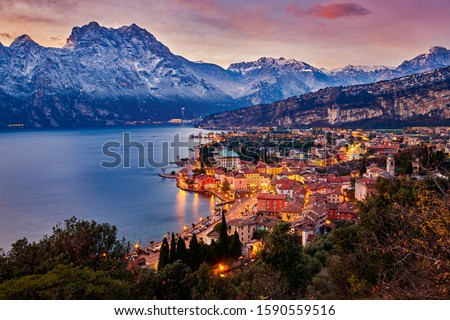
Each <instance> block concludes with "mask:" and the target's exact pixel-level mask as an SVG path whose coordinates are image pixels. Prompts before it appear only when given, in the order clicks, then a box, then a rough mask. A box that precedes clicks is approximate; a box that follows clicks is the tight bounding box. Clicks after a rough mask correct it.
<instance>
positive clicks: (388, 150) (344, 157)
mask: <svg viewBox="0 0 450 320" xmlns="http://www.w3.org/2000/svg"><path fill="white" fill-rule="evenodd" d="M449 137H450V128H446V127H436V128H421V127H418V128H408V129H406V130H396V131H389V130H378V131H374V130H371V131H364V130H361V129H359V130H349V129H321V130H317V129H305V130H289V131H282V132H277V131H276V130H275V129H274V128H270V129H269V128H265V129H258V130H255V131H251V130H249V131H248V132H236V131H235V132H228V133H220V134H218V133H210V134H209V135H208V138H207V139H208V140H207V141H208V142H207V143H203V144H201V145H200V146H199V147H197V148H195V154H194V157H193V158H192V159H184V166H183V168H182V169H181V170H179V172H178V173H177V181H178V186H179V187H180V188H182V189H185V190H190V191H194V192H203V193H212V194H214V195H216V196H218V197H220V198H221V199H222V202H221V203H219V205H218V206H217V207H216V209H217V214H220V212H221V211H222V210H226V211H230V212H231V214H229V215H228V222H227V224H228V228H229V234H230V235H232V234H234V232H235V231H237V232H238V234H239V237H240V240H241V242H242V243H243V244H244V245H246V247H247V248H249V249H252V248H253V246H254V245H255V244H256V243H257V242H258V240H257V239H255V238H257V235H258V233H261V232H264V231H265V230H269V231H270V230H271V229H272V228H273V227H274V226H275V225H276V224H277V223H279V222H280V221H285V222H289V223H290V224H291V228H292V230H293V231H295V232H297V233H298V234H299V235H300V236H301V239H302V244H303V245H304V246H306V245H307V244H308V243H309V242H311V241H313V240H314V238H315V237H317V236H318V235H320V234H323V233H327V232H330V231H331V230H333V229H334V228H336V226H337V225H339V224H342V223H343V222H344V221H346V222H348V223H357V222H358V209H357V206H356V202H357V201H361V200H364V199H365V198H366V197H367V196H368V195H370V194H371V193H374V192H375V190H376V189H375V186H376V183H377V179H378V178H385V179H392V178H394V177H395V176H399V175H400V176H401V175H413V176H415V177H416V178H417V179H421V177H422V176H423V174H424V172H423V170H424V169H426V168H424V167H422V166H421V161H422V160H421V157H423V155H421V154H420V153H421V152H422V153H423V151H424V150H425V151H426V152H430V153H439V154H441V155H442V156H444V157H448V155H449V153H450V140H449ZM249 141H250V142H251V143H252V144H253V145H257V146H258V148H254V150H257V151H256V152H255V151H254V152H253V155H251V154H250V156H249V152H248V148H247V147H248V145H249ZM286 141H289V142H290V143H289V144H287V143H286ZM236 145H237V146H238V147H236ZM286 145H288V147H285V146H286ZM297 145H300V146H301V147H300V148H298V147H296V146H297ZM230 146H231V148H230ZM246 148H247V150H246ZM255 153H258V154H259V157H258V154H256V156H255ZM249 157H250V158H251V157H253V159H250V160H249ZM436 175H438V176H442V174H441V173H439V172H436ZM442 177H444V176H442ZM233 204H235V205H236V206H239V205H240V209H239V210H236V207H235V208H234V209H233V208H232V206H233ZM224 208H225V209H224ZM236 211H238V212H236ZM207 220H209V217H208V219H207ZM210 223H211V222H208V224H207V225H206V226H209V225H210ZM206 226H199V227H195V228H194V227H193V229H192V230H191V231H194V232H195V230H196V229H197V230H202V227H204V228H206ZM197 232H198V231H197ZM212 239H215V240H217V239H218V234H217V232H215V231H214V230H211V229H210V228H209V229H208V232H207V234H206V237H204V238H203V240H204V241H205V242H206V243H210V242H211V240H212ZM250 252H251V251H250Z"/></svg>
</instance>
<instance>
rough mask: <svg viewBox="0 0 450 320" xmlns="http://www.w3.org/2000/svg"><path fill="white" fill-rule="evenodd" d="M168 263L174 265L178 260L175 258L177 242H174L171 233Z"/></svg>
mask: <svg viewBox="0 0 450 320" xmlns="http://www.w3.org/2000/svg"><path fill="white" fill-rule="evenodd" d="M169 257H170V263H174V262H175V261H177V260H178V257H177V242H176V241H175V236H174V234H173V232H172V240H171V241H170V255H169Z"/></svg>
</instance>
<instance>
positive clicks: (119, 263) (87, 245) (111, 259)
mask: <svg viewBox="0 0 450 320" xmlns="http://www.w3.org/2000/svg"><path fill="white" fill-rule="evenodd" d="M116 234H117V228H116V227H114V226H111V225H109V224H107V223H105V224H98V223H97V222H95V221H85V220H78V219H77V218H75V217H72V218H70V219H68V220H66V221H65V222H64V223H63V224H57V225H56V226H55V227H54V228H53V234H52V235H51V236H45V237H44V238H43V239H42V240H40V241H39V242H37V243H36V242H33V243H29V242H28V241H27V239H25V238H24V239H20V240H18V241H16V242H15V243H13V244H12V245H11V250H10V251H9V252H8V253H7V254H6V255H4V256H3V261H2V262H1V263H0V274H1V275H2V279H3V280H6V279H11V278H17V277H21V276H26V275H33V274H45V273H47V272H49V271H51V270H52V269H54V268H55V267H56V266H57V265H60V264H64V265H67V264H71V265H82V266H85V267H89V268H91V269H93V270H114V269H118V268H122V267H123V266H124V265H125V263H126V262H125V256H126V254H127V253H128V251H129V243H127V242H125V240H117V238H116Z"/></svg>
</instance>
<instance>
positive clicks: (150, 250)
mask: <svg viewBox="0 0 450 320" xmlns="http://www.w3.org/2000/svg"><path fill="white" fill-rule="evenodd" d="M160 176H161V177H163V178H169V179H174V178H173V175H168V176H169V177H165V176H163V175H162V174H161V175H160ZM175 179H176V177H175ZM177 182H178V180H177ZM177 186H178V183H177ZM187 191H193V192H198V190H187ZM206 191H208V192H210V193H211V194H212V195H214V196H215V197H217V198H218V199H220V201H219V202H218V203H217V204H216V205H217V206H223V207H224V208H226V209H227V212H226V214H225V216H226V219H227V221H230V220H233V219H237V218H239V217H241V213H242V212H243V211H245V208H247V205H248V207H249V208H250V210H251V209H252V208H253V206H254V205H256V202H257V200H256V193H254V194H252V193H238V194H236V196H235V197H233V198H232V197H230V196H227V195H226V194H224V193H223V192H221V191H220V190H218V189H210V190H206ZM208 221H210V222H211V223H210V224H209V225H208V226H207V227H206V228H205V224H206V223H207V222H208ZM219 222H221V219H220V214H218V215H216V216H210V215H208V218H205V219H202V221H200V222H197V223H195V227H194V228H193V227H192V226H185V228H184V230H182V231H179V232H176V230H174V231H173V232H174V233H177V234H178V235H179V236H181V237H182V238H183V239H185V241H186V246H187V247H189V241H190V238H191V236H192V233H193V232H197V233H196V236H197V239H199V240H200V239H203V241H205V242H206V241H207V237H206V235H207V234H208V233H209V232H211V231H212V230H213V229H214V226H215V225H216V224H217V223H219ZM167 236H168V237H169V236H170V234H168V235H167ZM168 240H169V242H170V239H169V238H168ZM161 244H162V241H159V242H155V243H154V244H153V246H147V245H146V247H144V248H140V249H141V250H142V251H143V252H145V253H142V254H140V255H139V256H138V257H137V258H136V261H137V260H138V259H141V258H145V264H146V266H147V267H148V268H154V267H155V266H156V264H157V263H158V259H159V250H158V248H160V247H161Z"/></svg>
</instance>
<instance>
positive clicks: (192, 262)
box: [188, 233, 201, 270]
mask: <svg viewBox="0 0 450 320" xmlns="http://www.w3.org/2000/svg"><path fill="white" fill-rule="evenodd" d="M200 255H201V247H200V244H199V243H198V240H197V236H196V235H195V233H194V234H193V235H192V239H191V241H190V242H189V259H188V265H189V267H191V269H192V270H197V269H198V267H199V266H200V263H201V261H200Z"/></svg>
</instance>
